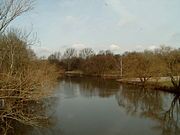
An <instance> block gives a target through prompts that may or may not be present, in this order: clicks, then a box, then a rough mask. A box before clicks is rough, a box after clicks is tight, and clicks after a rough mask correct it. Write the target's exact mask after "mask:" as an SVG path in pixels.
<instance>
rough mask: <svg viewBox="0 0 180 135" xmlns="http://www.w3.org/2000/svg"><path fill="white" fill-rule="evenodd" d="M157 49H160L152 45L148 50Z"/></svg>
mask: <svg viewBox="0 0 180 135" xmlns="http://www.w3.org/2000/svg"><path fill="white" fill-rule="evenodd" d="M157 48H159V47H158V46H156V45H152V46H149V47H148V50H155V49H157Z"/></svg>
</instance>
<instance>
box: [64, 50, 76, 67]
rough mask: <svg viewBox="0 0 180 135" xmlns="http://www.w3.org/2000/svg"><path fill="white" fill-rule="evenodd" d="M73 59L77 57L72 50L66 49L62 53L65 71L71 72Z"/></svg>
mask: <svg viewBox="0 0 180 135" xmlns="http://www.w3.org/2000/svg"><path fill="white" fill-rule="evenodd" d="M74 57H77V51H76V49H74V48H68V49H66V51H65V52H64V55H63V59H64V60H63V61H64V63H65V65H66V67H67V70H71V65H72V61H73V59H72V58H74Z"/></svg>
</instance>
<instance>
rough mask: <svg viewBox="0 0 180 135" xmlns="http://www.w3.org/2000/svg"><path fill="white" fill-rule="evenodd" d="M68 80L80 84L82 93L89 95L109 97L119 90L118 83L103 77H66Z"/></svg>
mask: <svg viewBox="0 0 180 135" xmlns="http://www.w3.org/2000/svg"><path fill="white" fill-rule="evenodd" d="M66 82H68V83H72V84H73V86H74V85H75V84H78V86H77V87H78V88H79V92H80V94H81V95H83V96H87V97H92V96H100V97H109V96H112V95H114V93H115V92H117V91H118V90H119V89H118V88H119V84H118V83H115V82H113V83H112V81H111V80H104V79H101V78H93V79H92V78H66ZM72 89H73V88H72Z"/></svg>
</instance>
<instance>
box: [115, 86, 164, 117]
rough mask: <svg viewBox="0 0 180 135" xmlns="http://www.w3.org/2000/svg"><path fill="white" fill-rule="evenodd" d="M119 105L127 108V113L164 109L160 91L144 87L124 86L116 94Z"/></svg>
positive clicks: (153, 111)
mask: <svg viewBox="0 0 180 135" xmlns="http://www.w3.org/2000/svg"><path fill="white" fill-rule="evenodd" d="M116 99H117V102H118V104H119V106H122V107H123V108H125V109H126V111H127V113H130V114H133V115H135V114H139V113H141V116H142V115H143V113H145V112H152V113H155V112H159V111H160V110H161V109H162V99H161V95H160V93H159V92H158V91H150V90H146V89H144V88H139V89H137V88H136V89H135V88H133V89H132V88H129V87H127V86H126V87H123V89H122V90H121V91H118V92H117V94H116ZM151 115H152V114H151Z"/></svg>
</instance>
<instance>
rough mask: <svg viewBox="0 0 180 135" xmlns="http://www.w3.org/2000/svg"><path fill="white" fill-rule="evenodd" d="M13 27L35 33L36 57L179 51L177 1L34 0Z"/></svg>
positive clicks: (179, 35) (179, 19)
mask: <svg viewBox="0 0 180 135" xmlns="http://www.w3.org/2000/svg"><path fill="white" fill-rule="evenodd" d="M11 25H13V26H15V27H18V28H23V29H26V30H27V31H28V30H30V29H32V30H33V32H34V33H37V37H38V38H39V40H40V42H41V44H40V45H38V46H34V47H33V48H34V49H35V51H36V52H37V53H38V55H39V56H42V55H46V56H47V55H48V54H49V53H51V52H53V51H57V50H60V51H63V50H64V49H66V48H69V47H74V48H77V49H81V48H84V47H91V48H93V49H94V50H96V51H98V50H102V49H111V50H112V51H113V52H115V53H122V52H124V51H131V50H136V51H141V50H143V49H154V48H156V47H158V46H159V45H162V44H165V45H169V46H172V47H180V0H37V2H36V5H35V9H34V10H33V11H31V12H30V13H28V14H25V15H23V16H21V17H19V18H17V19H16V20H15V22H13V23H12V24H11Z"/></svg>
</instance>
